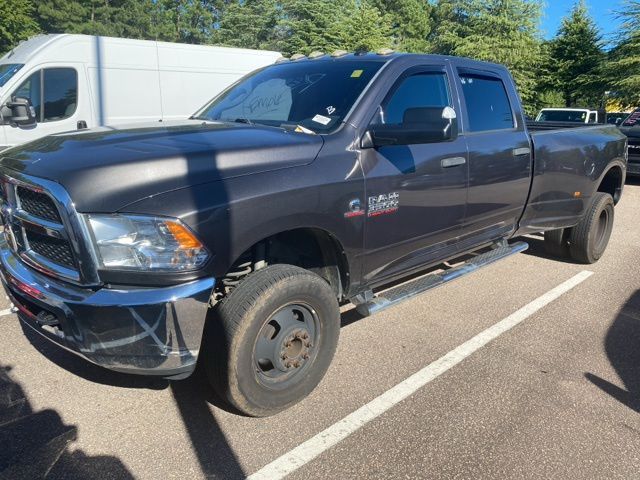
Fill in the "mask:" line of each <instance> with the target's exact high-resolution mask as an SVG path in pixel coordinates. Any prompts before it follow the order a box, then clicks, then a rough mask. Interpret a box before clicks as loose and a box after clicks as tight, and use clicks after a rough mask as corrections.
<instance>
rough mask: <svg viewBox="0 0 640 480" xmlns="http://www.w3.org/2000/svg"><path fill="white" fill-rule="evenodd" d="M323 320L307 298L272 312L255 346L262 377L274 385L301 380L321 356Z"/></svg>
mask: <svg viewBox="0 0 640 480" xmlns="http://www.w3.org/2000/svg"><path fill="white" fill-rule="evenodd" d="M319 336H320V321H319V318H318V314H317V313H316V311H315V310H314V309H313V308H312V307H311V306H310V305H308V304H306V303H303V302H292V303H290V304H287V305H285V306H283V307H281V308H279V309H278V310H276V311H275V312H274V313H273V314H271V315H270V316H269V318H268V319H267V321H266V322H264V324H263V325H262V327H261V328H260V331H259V333H258V336H257V338H256V341H255V344H254V346H253V355H252V356H253V358H252V363H253V367H254V370H255V372H256V377H257V379H258V381H259V382H260V383H261V384H263V385H265V386H267V387H269V388H273V389H284V388H288V387H290V386H292V385H293V384H295V383H297V382H298V381H299V380H300V379H302V378H303V377H304V376H305V372H306V371H307V370H308V369H309V367H310V366H311V365H312V364H313V362H314V360H315V358H316V356H317V343H318V339H319Z"/></svg>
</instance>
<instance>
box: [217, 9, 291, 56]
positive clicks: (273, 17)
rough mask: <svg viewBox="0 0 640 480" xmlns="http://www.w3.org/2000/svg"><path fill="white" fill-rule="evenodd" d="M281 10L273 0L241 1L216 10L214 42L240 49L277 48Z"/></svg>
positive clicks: (280, 27) (279, 36) (279, 35)
mask: <svg viewBox="0 0 640 480" xmlns="http://www.w3.org/2000/svg"><path fill="white" fill-rule="evenodd" d="M281 12H282V9H281V8H280V6H279V4H278V3H277V2H276V0H241V1H234V2H232V3H230V4H228V5H227V6H226V7H225V8H224V9H222V11H221V13H220V20H219V22H218V29H217V31H216V32H215V36H214V39H215V42H216V43H219V44H221V45H227V46H231V47H242V48H257V49H266V50H277V48H278V43H279V41H280V39H281V33H280V31H281V30H282V26H281V25H280V22H281V20H282V18H281Z"/></svg>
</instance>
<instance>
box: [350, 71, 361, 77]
mask: <svg viewBox="0 0 640 480" xmlns="http://www.w3.org/2000/svg"><path fill="white" fill-rule="evenodd" d="M362 72H363V70H354V71H353V72H351V78H359V77H360V75H362Z"/></svg>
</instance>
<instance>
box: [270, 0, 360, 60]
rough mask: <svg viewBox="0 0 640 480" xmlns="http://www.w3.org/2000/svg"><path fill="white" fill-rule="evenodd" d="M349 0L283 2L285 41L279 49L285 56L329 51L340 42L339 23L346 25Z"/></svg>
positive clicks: (282, 40)
mask: <svg viewBox="0 0 640 480" xmlns="http://www.w3.org/2000/svg"><path fill="white" fill-rule="evenodd" d="M350 3H351V2H350V0H336V1H330V0H282V2H281V4H282V9H283V17H282V21H281V22H280V28H281V29H282V39H281V40H280V42H279V45H278V47H279V48H278V50H279V51H281V52H282V53H283V54H284V55H292V54H294V53H303V54H309V53H310V52H312V51H314V50H319V51H324V52H327V51H330V50H332V49H333V48H334V47H335V45H336V44H338V43H339V40H338V39H337V38H335V35H336V28H335V25H336V24H341V23H343V22H345V17H346V15H348V7H349V4H350Z"/></svg>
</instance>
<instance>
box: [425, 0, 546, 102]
mask: <svg viewBox="0 0 640 480" xmlns="http://www.w3.org/2000/svg"><path fill="white" fill-rule="evenodd" d="M540 15H541V2H540V1H538V0H439V1H438V2H437V3H436V5H435V7H434V23H435V25H437V27H436V28H435V30H434V32H433V37H432V43H433V45H434V49H435V50H436V52H437V53H441V54H449V55H459V56H464V57H470V58H475V59H478V60H485V61H492V62H497V63H501V64H503V65H506V66H507V67H508V68H509V69H510V71H511V73H512V75H513V77H514V80H515V82H516V84H517V86H518V90H519V92H520V96H521V97H522V100H523V103H524V104H525V108H526V110H527V111H528V112H530V113H532V112H533V111H534V110H535V109H536V108H537V104H538V94H537V92H536V90H537V79H536V77H535V75H534V74H533V72H535V71H536V70H537V68H538V67H539V65H540V63H541V60H542V49H541V40H540V35H539V30H538V24H539V21H540Z"/></svg>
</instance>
